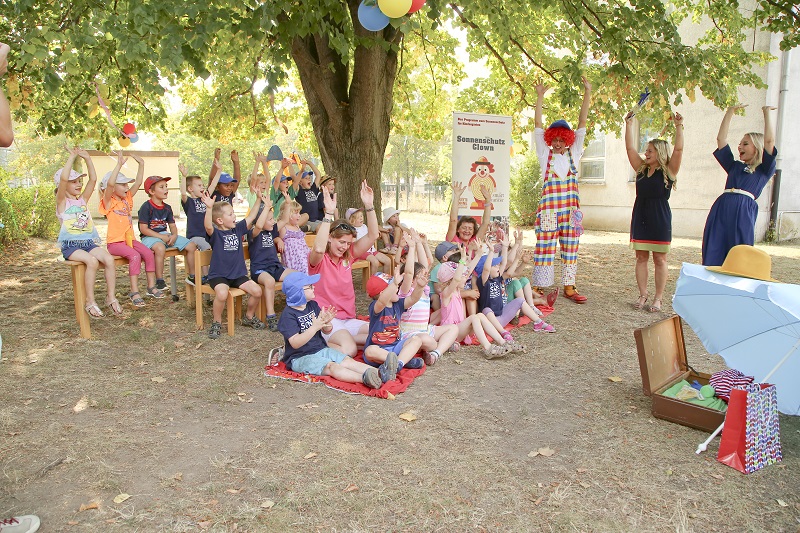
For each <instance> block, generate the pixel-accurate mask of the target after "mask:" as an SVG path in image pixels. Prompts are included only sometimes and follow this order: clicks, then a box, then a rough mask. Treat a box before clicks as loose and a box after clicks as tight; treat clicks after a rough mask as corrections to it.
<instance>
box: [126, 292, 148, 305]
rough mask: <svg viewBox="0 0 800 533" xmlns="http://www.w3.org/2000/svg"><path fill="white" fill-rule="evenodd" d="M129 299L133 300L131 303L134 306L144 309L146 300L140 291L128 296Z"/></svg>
mask: <svg viewBox="0 0 800 533" xmlns="http://www.w3.org/2000/svg"><path fill="white" fill-rule="evenodd" d="M128 297H129V298H130V299H131V302H133V305H135V306H136V307H144V305H145V304H144V300H143V299H142V297H141V295H140V294H139V292H138V291H137V292H132V293H130V294H128Z"/></svg>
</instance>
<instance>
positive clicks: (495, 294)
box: [489, 283, 503, 300]
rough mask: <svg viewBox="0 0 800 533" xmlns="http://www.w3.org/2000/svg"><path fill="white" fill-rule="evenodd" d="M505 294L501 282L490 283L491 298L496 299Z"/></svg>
mask: <svg viewBox="0 0 800 533" xmlns="http://www.w3.org/2000/svg"><path fill="white" fill-rule="evenodd" d="M501 296H503V291H502V290H501V289H500V284H499V283H492V284H490V285H489V298H490V299H492V300H493V299H495V298H500V297H501Z"/></svg>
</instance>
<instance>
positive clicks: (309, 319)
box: [297, 311, 317, 333]
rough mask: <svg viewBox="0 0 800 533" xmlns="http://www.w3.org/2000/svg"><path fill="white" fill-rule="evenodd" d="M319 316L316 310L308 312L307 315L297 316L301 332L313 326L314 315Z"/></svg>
mask: <svg viewBox="0 0 800 533" xmlns="http://www.w3.org/2000/svg"><path fill="white" fill-rule="evenodd" d="M315 316H317V315H316V314H315V313H314V311H311V312H310V313H307V314H305V315H300V316H298V317H297V322H298V323H299V324H300V333H303V332H304V331H306V330H307V329H308V328H310V327H311V324H312V323H313V322H314V317H315Z"/></svg>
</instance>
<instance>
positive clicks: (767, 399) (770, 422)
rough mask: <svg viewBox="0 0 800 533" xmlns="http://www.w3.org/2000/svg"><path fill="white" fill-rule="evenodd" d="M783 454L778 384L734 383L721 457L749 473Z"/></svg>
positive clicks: (724, 461) (724, 428) (725, 462)
mask: <svg viewBox="0 0 800 533" xmlns="http://www.w3.org/2000/svg"><path fill="white" fill-rule="evenodd" d="M781 458H782V455H781V435H780V424H779V421H778V400H777V392H776V389H775V385H767V384H758V383H751V384H749V385H740V386H736V387H734V388H733V389H732V390H731V397H730V401H729V402H728V411H727V413H726V414H725V426H724V427H723V428H722V441H721V442H720V445H719V453H717V461H719V462H721V463H724V464H726V465H728V466H730V467H732V468H735V469H736V470H738V471H740V472H743V473H745V474H749V473H751V472H755V471H756V470H759V469H761V468H764V467H765V466H767V465H771V464H775V463H777V462H779V461H780V460H781Z"/></svg>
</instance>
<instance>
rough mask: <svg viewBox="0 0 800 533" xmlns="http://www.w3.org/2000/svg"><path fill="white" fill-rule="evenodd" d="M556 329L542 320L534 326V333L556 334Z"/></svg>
mask: <svg viewBox="0 0 800 533" xmlns="http://www.w3.org/2000/svg"><path fill="white" fill-rule="evenodd" d="M555 330H556V328H554V327H553V326H551V325H550V324H548V323H547V322H545V321H544V320H540V321H539V322H537V323H535V324H534V325H533V331H536V332H537V333H553V332H555Z"/></svg>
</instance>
